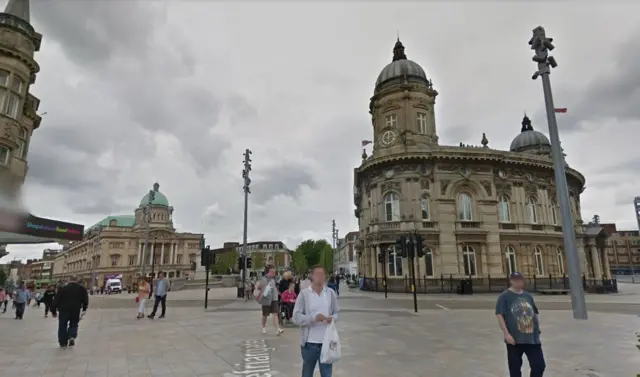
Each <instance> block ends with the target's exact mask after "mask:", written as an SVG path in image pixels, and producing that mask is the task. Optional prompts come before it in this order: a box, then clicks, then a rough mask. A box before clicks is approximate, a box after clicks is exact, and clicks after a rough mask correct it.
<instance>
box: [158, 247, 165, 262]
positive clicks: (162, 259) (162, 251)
mask: <svg viewBox="0 0 640 377" xmlns="http://www.w3.org/2000/svg"><path fill="white" fill-rule="evenodd" d="M163 264H164V242H163V243H161V244H160V263H158V265H163Z"/></svg>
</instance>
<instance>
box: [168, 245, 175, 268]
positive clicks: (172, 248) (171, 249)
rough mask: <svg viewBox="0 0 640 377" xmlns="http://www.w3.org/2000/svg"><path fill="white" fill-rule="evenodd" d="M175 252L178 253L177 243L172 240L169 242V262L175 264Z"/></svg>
mask: <svg viewBox="0 0 640 377" xmlns="http://www.w3.org/2000/svg"><path fill="white" fill-rule="evenodd" d="M175 253H176V244H175V243H173V242H172V243H170V244H169V264H173V258H174V256H175Z"/></svg>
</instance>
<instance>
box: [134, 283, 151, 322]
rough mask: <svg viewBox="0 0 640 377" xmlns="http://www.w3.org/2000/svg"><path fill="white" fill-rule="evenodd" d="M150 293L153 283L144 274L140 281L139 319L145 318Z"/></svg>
mask: <svg viewBox="0 0 640 377" xmlns="http://www.w3.org/2000/svg"><path fill="white" fill-rule="evenodd" d="M149 294H151V285H149V282H148V281H147V279H145V278H144V276H140V280H139V281H138V297H137V299H136V300H137V301H138V319H140V318H144V312H145V305H146V304H147V299H149Z"/></svg>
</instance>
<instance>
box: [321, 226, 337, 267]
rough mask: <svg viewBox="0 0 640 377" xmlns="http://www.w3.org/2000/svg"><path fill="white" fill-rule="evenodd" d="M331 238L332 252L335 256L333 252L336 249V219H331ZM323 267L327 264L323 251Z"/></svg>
mask: <svg viewBox="0 0 640 377" xmlns="http://www.w3.org/2000/svg"><path fill="white" fill-rule="evenodd" d="M331 240H332V241H333V245H332V246H333V254H334V257H335V254H336V252H337V250H338V233H337V229H336V219H333V220H331ZM323 263H324V265H325V267H326V265H327V255H326V253H325V255H324V261H323Z"/></svg>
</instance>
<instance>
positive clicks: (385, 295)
mask: <svg viewBox="0 0 640 377" xmlns="http://www.w3.org/2000/svg"><path fill="white" fill-rule="evenodd" d="M392 251H393V246H391V247H389V249H387V250H386V251H383V252H382V255H383V257H382V263H383V266H382V271H383V274H384V278H383V280H382V283H383V285H384V298H387V268H388V267H387V266H388V263H387V256H388V255H389V254H390V253H391V252H392Z"/></svg>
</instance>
